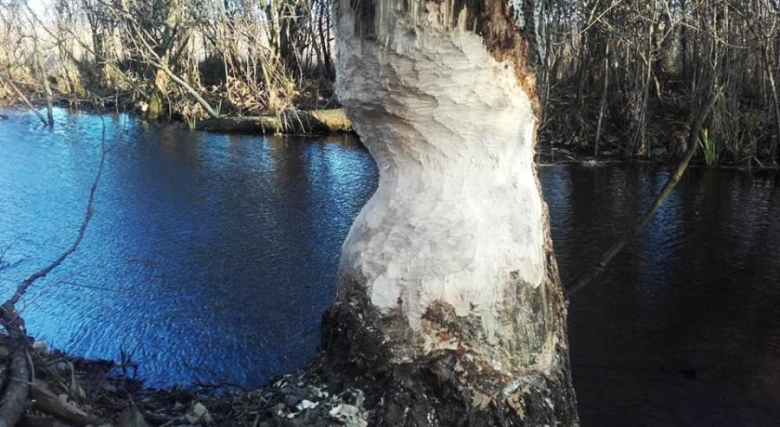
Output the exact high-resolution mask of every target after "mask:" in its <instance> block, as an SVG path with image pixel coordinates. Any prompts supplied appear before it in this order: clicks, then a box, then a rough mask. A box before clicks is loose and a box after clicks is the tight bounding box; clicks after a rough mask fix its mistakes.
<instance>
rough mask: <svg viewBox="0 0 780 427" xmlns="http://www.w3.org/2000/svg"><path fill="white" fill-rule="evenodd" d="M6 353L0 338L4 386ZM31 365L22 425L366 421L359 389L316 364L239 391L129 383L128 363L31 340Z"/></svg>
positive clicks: (256, 425) (325, 425)
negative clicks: (332, 379)
mask: <svg viewBox="0 0 780 427" xmlns="http://www.w3.org/2000/svg"><path fill="white" fill-rule="evenodd" d="M11 351H12V349H11V347H10V346H9V345H8V338H7V337H6V336H0V362H2V364H3V367H4V368H3V369H2V370H0V378H2V382H3V386H4V388H5V387H6V386H7V384H8V381H9V378H8V374H9V370H8V362H9V360H10V357H9V355H10V352H11ZM30 362H31V364H32V365H33V366H34V367H35V375H34V379H33V381H32V383H33V384H34V386H33V387H32V389H33V392H32V395H33V399H32V402H33V403H32V405H31V406H30V407H29V408H28V409H27V410H26V412H25V414H24V416H23V418H22V420H21V422H20V423H19V425H20V426H86V425H100V426H117V427H144V426H166V427H175V426H196V425H204V426H205V425H211V426H247V427H248V426H252V427H263V426H322V427H330V426H365V425H367V424H366V419H367V418H368V415H369V414H368V413H367V411H366V410H365V408H364V407H363V402H364V401H365V396H364V395H363V393H362V392H361V391H359V390H354V389H347V390H342V391H340V392H338V393H335V392H334V391H333V390H332V389H331V388H330V387H328V386H327V385H325V382H324V381H323V380H322V379H321V377H320V374H319V372H321V371H322V369H321V367H320V366H318V365H316V364H311V365H309V366H308V367H306V368H304V369H301V370H299V371H297V372H294V373H292V374H289V375H285V376H282V377H278V378H276V379H274V380H272V381H270V382H269V383H268V384H266V385H265V386H263V387H261V388H258V389H256V390H244V389H241V388H239V387H238V386H234V385H231V384H195V385H191V386H188V387H184V388H181V387H173V388H169V389H151V388H146V387H144V385H143V383H142V382H141V381H140V380H137V379H135V378H134V374H133V371H134V369H135V368H137V365H135V364H134V363H133V362H132V361H131V360H126V361H124V362H122V363H116V362H111V361H105V360H87V359H83V358H79V357H73V356H69V355H67V354H64V353H62V352H60V351H58V350H50V349H48V348H47V347H46V345H45V344H43V343H41V342H36V341H33V340H32V339H31V340H30ZM49 400H52V401H55V403H53V404H52V402H49Z"/></svg>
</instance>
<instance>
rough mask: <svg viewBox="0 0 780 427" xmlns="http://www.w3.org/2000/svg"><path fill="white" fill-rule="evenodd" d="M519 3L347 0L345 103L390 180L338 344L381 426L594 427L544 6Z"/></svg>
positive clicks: (331, 365)
mask: <svg viewBox="0 0 780 427" xmlns="http://www.w3.org/2000/svg"><path fill="white" fill-rule="evenodd" d="M512 3H516V4H522V5H523V6H522V7H523V9H524V10H512V9H511V7H510V6H509V4H510V2H507V1H505V0H470V1H467V2H459V1H456V2H442V3H434V2H427V3H424V2H422V1H419V0H416V1H415V0H412V1H402V0H374V1H364V2H354V1H351V0H337V1H335V2H334V6H333V7H334V16H335V18H336V23H335V24H336V25H335V27H336V34H337V40H338V45H337V49H338V55H337V67H336V69H337V87H338V92H339V98H340V100H341V102H342V104H343V105H344V108H345V111H346V113H347V115H348V116H349V118H350V119H351V120H352V123H353V126H354V128H355V130H356V131H357V132H358V133H359V134H360V136H361V138H362V140H363V142H364V144H365V145H366V146H367V147H368V149H369V150H370V152H371V154H372V156H373V157H374V158H375V160H376V162H377V165H378V168H379V174H380V178H379V187H378V189H377V191H376V193H375V194H374V195H373V197H372V198H371V200H370V201H369V202H368V204H367V205H366V206H365V207H364V208H363V210H362V212H361V213H360V214H359V216H358V218H357V219H356V220H355V223H354V224H353V226H352V229H351V231H350V233H349V235H348V237H347V240H346V242H345V244H344V247H343V251H342V259H341V270H340V279H339V291H338V296H337V299H336V302H335V303H334V305H333V306H332V307H331V308H330V309H329V311H328V312H327V313H326V315H325V318H324V321H323V351H324V357H325V360H326V361H327V363H325V366H326V367H327V368H326V370H327V371H328V372H326V373H327V374H329V377H330V379H331V381H332V382H334V383H336V385H337V386H341V387H346V386H349V387H357V388H360V389H361V390H363V391H364V392H365V394H366V398H367V400H366V404H367V406H368V407H371V408H372V409H373V410H374V411H373V415H372V416H373V419H372V420H370V421H369V425H372V426H373V425H379V426H383V425H384V426H433V425H437V426H458V425H469V426H496V425H497V426H539V425H545V424H547V425H561V426H572V425H577V423H578V422H577V415H576V402H575V396H574V391H573V388H572V384H571V378H570V372H569V359H568V343H567V338H566V321H565V305H564V299H563V294H562V289H561V285H560V279H559V277H558V271H557V265H556V262H555V257H554V254H553V251H552V243H551V241H550V235H549V220H548V215H547V208H546V205H545V203H544V202H543V200H542V197H541V194H540V188H539V182H538V179H537V176H536V169H535V166H534V163H533V152H534V144H535V141H536V128H537V125H538V121H537V118H536V110H537V107H538V100H537V95H536V89H535V81H534V74H533V71H532V68H533V66H534V64H533V63H534V62H536V60H539V59H541V58H542V57H543V55H542V52H541V49H539V47H540V46H539V45H538V43H537V41H539V42H541V41H542V38H541V37H540V33H541V31H540V30H541V26H540V25H537V23H538V19H541V10H540V8H539V7H540V6H541V2H535V1H524V2H519V1H517V2H512ZM515 16H523V17H524V22H520V23H518V22H516V21H515V18H514V17H515ZM521 29H522V30H521Z"/></svg>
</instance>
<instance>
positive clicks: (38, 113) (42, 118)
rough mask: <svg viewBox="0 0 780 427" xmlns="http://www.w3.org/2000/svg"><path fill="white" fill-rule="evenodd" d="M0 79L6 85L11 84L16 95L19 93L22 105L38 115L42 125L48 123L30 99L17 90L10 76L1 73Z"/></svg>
mask: <svg viewBox="0 0 780 427" xmlns="http://www.w3.org/2000/svg"><path fill="white" fill-rule="evenodd" d="M0 80H2V81H3V82H4V83H5V84H7V85H8V86H11V89H13V90H14V92H16V94H17V95H19V98H21V99H22V102H24V105H26V106H27V108H29V109H30V111H32V112H33V113H35V115H37V116H38V118H39V119H41V123H43V125H44V126H48V125H49V122H48V121H46V117H43V114H41V112H40V111H38V110H37V109H36V108H35V107H34V106H33V105H32V103H31V102H30V100H29V99H27V97H26V96H24V93H22V91H21V90H19V88H18V87H16V85H15V84H14V82H13V81H11V79H10V78H8V77H3V75H2V74H0Z"/></svg>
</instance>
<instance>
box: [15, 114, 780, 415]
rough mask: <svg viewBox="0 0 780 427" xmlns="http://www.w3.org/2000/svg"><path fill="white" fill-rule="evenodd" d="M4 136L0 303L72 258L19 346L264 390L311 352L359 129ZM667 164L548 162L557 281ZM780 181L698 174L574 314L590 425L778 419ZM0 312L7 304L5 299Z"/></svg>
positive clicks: (356, 172)
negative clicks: (92, 191)
mask: <svg viewBox="0 0 780 427" xmlns="http://www.w3.org/2000/svg"><path fill="white" fill-rule="evenodd" d="M6 114H8V115H9V116H10V119H9V120H7V121H2V122H0V248H2V247H5V246H7V245H10V247H9V249H8V250H7V251H6V253H5V259H6V260H7V261H11V262H15V261H19V264H18V265H16V266H15V267H13V268H10V269H6V270H4V271H0V290H2V291H3V292H4V293H5V294H6V295H10V292H12V287H13V286H15V285H16V284H17V283H18V282H19V281H20V280H21V279H23V278H24V277H25V276H26V275H29V274H30V273H31V272H33V271H35V270H37V269H38V268H40V267H41V266H42V265H45V264H47V263H48V262H50V261H51V260H52V259H53V258H55V257H56V256H57V255H58V254H59V253H60V252H61V251H62V250H64V248H65V247H67V245H69V244H70V242H71V241H72V239H73V238H74V236H75V233H76V232H77V230H78V226H79V223H80V221H81V219H82V216H83V213H84V208H85V203H86V200H87V196H88V191H89V186H90V184H91V182H92V180H93V178H94V173H95V169H96V167H97V162H98V159H99V154H100V141H101V133H102V129H103V125H104V124H105V128H106V141H107V144H108V145H110V146H115V148H113V149H112V151H111V152H110V153H109V154H108V157H107V163H106V168H105V171H104V176H103V179H102V181H101V183H100V187H99V189H98V193H97V196H96V202H95V216H94V219H93V221H92V223H91V225H90V228H89V230H88V232H87V236H86V238H85V240H84V242H83V244H82V246H81V247H80V248H79V250H78V251H77V252H76V253H75V254H74V255H73V256H72V257H71V258H70V259H68V260H67V261H66V262H65V263H63V265H62V266H61V267H60V268H59V269H58V270H56V271H55V272H54V273H52V274H51V275H50V276H49V277H47V278H45V279H43V280H41V281H39V282H37V283H36V284H35V288H34V289H33V290H32V291H31V293H30V295H29V296H28V297H27V298H26V301H25V304H24V311H23V315H24V316H25V318H26V320H27V323H28V328H29V330H30V332H31V333H32V334H34V335H36V336H37V337H39V338H40V339H43V340H45V341H46V342H48V343H49V345H50V346H52V347H56V348H60V349H63V350H65V351H67V352H69V353H72V354H76V355H81V356H85V357H90V358H108V359H114V360H118V359H119V358H120V357H121V356H120V355H121V354H122V353H124V354H126V355H131V356H132V360H133V361H134V362H137V363H139V364H140V365H139V371H138V375H139V376H141V377H142V378H143V379H145V380H146V382H147V384H149V385H152V386H168V385H172V384H174V383H178V384H191V383H193V382H201V383H215V382H231V383H237V384H242V385H245V386H250V387H251V386H258V385H260V384H262V383H263V382H264V381H266V380H268V379H269V378H271V377H273V376H275V375H277V374H280V373H285V372H287V371H290V370H293V369H295V368H296V367H299V366H301V365H302V364H303V363H305V361H306V360H307V359H308V358H310V357H311V356H312V354H313V353H314V351H315V348H316V345H317V340H318V329H319V324H320V316H321V314H322V312H323V311H324V310H325V309H326V308H327V306H328V305H329V303H330V302H331V301H332V299H333V297H334V294H335V283H336V278H337V269H338V260H339V250H340V247H341V243H342V241H343V239H344V237H345V236H346V233H347V231H348V229H349V226H350V224H351V222H352V220H353V218H354V217H355V215H356V214H357V212H358V211H359V210H360V208H361V206H362V205H363V204H364V203H365V202H366V200H367V199H368V198H369V197H370V195H371V193H372V192H373V190H374V188H375V186H376V179H377V178H376V173H377V172H376V167H375V165H374V163H373V161H372V160H371V157H370V156H369V155H368V153H367V151H366V150H365V149H364V148H363V147H362V146H361V145H360V144H359V142H358V141H357V140H356V139H355V138H353V137H350V136H339V137H329V138H302V137H258V136H243V135H220V134H210V133H198V132H189V131H187V130H185V129H181V128H178V127H171V126H149V125H146V124H144V123H142V122H140V121H137V120H135V119H133V118H131V117H128V116H125V115H120V116H105V117H104V118H102V119H101V117H100V116H96V115H90V114H69V113H66V112H65V111H63V110H57V111H56V116H55V119H56V121H57V125H56V126H55V127H54V129H45V128H42V127H41V125H40V123H39V122H38V121H37V118H35V117H34V116H32V115H30V114H29V113H25V112H22V111H10V112H6ZM668 173H669V172H668V169H667V168H664V167H653V166H637V165H629V166H626V165H609V166H583V165H571V166H544V167H541V168H540V176H541V180H542V184H543V191H544V195H545V199H546V200H547V202H548V204H549V206H550V212H551V219H552V232H553V240H554V242H555V249H556V253H557V255H558V260H559V263H560V265H561V274H562V277H563V279H564V281H568V280H572V279H573V278H575V277H576V276H577V275H579V274H581V273H583V272H585V271H586V270H587V269H588V268H589V266H591V265H592V264H593V263H594V262H595V260H596V259H597V258H598V256H599V255H600V254H601V253H602V252H603V251H604V250H605V249H606V248H607V247H608V246H609V244H610V243H611V242H612V241H613V239H615V238H616V237H617V236H619V235H620V234H621V232H622V231H623V230H625V229H626V228H627V227H629V226H630V225H631V224H633V222H634V221H635V219H636V217H637V216H638V215H640V213H641V212H642V211H643V210H644V209H645V208H646V207H647V206H648V204H649V203H650V201H651V200H652V198H653V197H654V195H655V193H656V192H657V191H659V190H660V188H661V187H662V186H663V184H664V182H665V179H666V177H667V176H668ZM779 215H780V180H779V179H778V177H776V176H773V175H763V176H762V175H750V174H747V173H744V172H739V171H728V170H705V169H695V168H694V169H692V170H690V171H689V173H688V175H687V176H686V177H684V179H683V180H682V182H681V183H680V185H679V186H678V188H677V189H676V190H675V192H674V193H673V194H672V195H671V196H670V198H669V200H668V201H667V203H666V204H665V205H664V206H663V207H662V208H661V209H660V210H659V212H658V213H657V215H656V217H655V218H654V219H653V221H652V222H651V223H650V225H649V226H648V228H647V230H646V231H645V232H643V233H642V235H641V236H640V238H639V239H637V241H636V242H633V243H632V244H631V245H629V246H628V247H627V248H626V250H625V251H624V252H623V253H622V254H621V255H620V256H618V257H617V258H616V259H615V261H614V263H613V264H612V265H611V266H610V268H609V270H608V272H607V273H606V274H605V276H604V277H603V278H602V279H601V280H600V281H598V282H597V283H594V284H593V285H592V286H591V287H590V288H587V289H585V290H583V291H581V292H580V293H578V294H577V295H576V296H575V297H574V299H573V301H572V302H571V305H570V307H569V335H570V344H571V360H572V370H573V376H574V382H575V388H576V389H577V393H578V398H579V402H580V413H581V417H582V422H583V425H584V426H611V425H616V426H633V425H636V426H669V425H672V426H678V425H679V426H688V425H690V426H698V425H707V426H710V425H722V426H740V425H744V426H761V425H777V424H780V421H777V420H780V405H778V402H780V304H779V303H778V302H780V280H779V279H778V278H780V217H779ZM4 298H5V297H3V299H4Z"/></svg>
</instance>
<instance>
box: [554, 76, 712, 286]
mask: <svg viewBox="0 0 780 427" xmlns="http://www.w3.org/2000/svg"><path fill="white" fill-rule="evenodd" d="M720 95H721V90H720V89H716V90H715V92H714V93H713V94H712V96H711V97H710V99H709V100H708V101H707V103H706V104H705V105H704V107H703V108H702V109H701V110H699V114H698V115H697V117H696V119H695V120H694V121H693V126H691V133H690V134H689V135H688V149H687V151H686V152H685V156H683V158H682V160H680V163H679V164H678V165H677V168H676V169H675V171H674V173H673V174H672V175H671V176H669V179H668V180H667V181H666V185H664V188H663V189H662V190H661V193H659V194H658V196H656V198H655V200H654V201H653V204H652V205H651V206H650V209H648V210H647V212H645V214H644V215H642V217H641V218H640V219H639V221H638V222H637V223H636V225H634V227H633V228H631V229H630V230H629V231H628V232H627V233H626V234H624V235H623V237H622V238H621V239H620V240H618V241H617V242H615V243H614V244H613V245H612V247H611V248H609V250H608V251H607V252H606V253H604V255H602V257H601V259H600V260H599V262H598V263H597V264H596V265H595V267H594V268H593V269H592V270H591V271H590V272H589V273H588V274H586V275H584V276H582V277H580V278H579V279H578V280H577V281H575V282H574V285H572V286H570V287H569V288H567V289H566V296H567V298H571V296H572V295H574V294H576V293H577V292H579V291H580V290H582V288H584V287H586V286H588V285H589V284H590V283H593V281H594V280H595V279H596V278H598V277H599V276H600V275H601V273H603V272H604V270H605V269H606V268H607V265H609V263H610V262H612V260H613V259H614V258H615V256H617V254H619V253H620V251H622V250H623V248H625V247H626V245H627V244H628V242H630V241H631V240H633V239H634V238H635V237H636V236H637V235H638V234H639V233H640V232H641V231H642V230H643V229H644V228H645V226H647V224H648V223H649V222H650V220H651V219H652V218H653V215H655V212H656V211H657V210H658V208H660V207H661V205H662V204H663V203H664V201H665V200H666V198H667V197H669V194H671V193H672V190H674V187H675V186H676V185H677V183H678V182H680V179H681V178H682V176H683V174H685V171H686V169H688V164H689V163H690V162H691V159H693V156H694V155H695V154H696V149H697V148H698V146H699V144H698V135H699V130H700V129H701V127H702V125H703V124H704V119H706V118H707V116H708V115H709V113H710V110H712V107H714V106H715V103H716V102H717V101H718V98H720Z"/></svg>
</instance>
